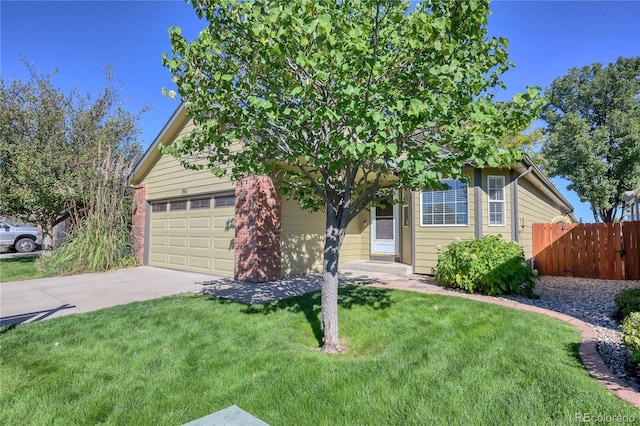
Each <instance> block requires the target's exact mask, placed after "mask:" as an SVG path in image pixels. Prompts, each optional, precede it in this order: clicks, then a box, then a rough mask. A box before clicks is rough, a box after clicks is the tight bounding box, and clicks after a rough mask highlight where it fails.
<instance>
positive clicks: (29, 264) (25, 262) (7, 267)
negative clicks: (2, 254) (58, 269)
mask: <svg viewBox="0 0 640 426" xmlns="http://www.w3.org/2000/svg"><path fill="white" fill-rule="evenodd" d="M36 259H37V257H35V256H34V257H14V258H11V259H2V260H0V283H5V282H7V281H20V280H30V279H32V278H41V277H43V276H44V274H43V273H42V272H40V271H38V269H37V268H36V265H35V261H36Z"/></svg>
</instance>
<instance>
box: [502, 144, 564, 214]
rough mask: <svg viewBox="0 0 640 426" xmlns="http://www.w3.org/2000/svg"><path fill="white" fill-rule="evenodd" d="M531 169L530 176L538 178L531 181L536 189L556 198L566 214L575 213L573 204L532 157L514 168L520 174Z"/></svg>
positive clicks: (527, 157) (523, 160)
mask: <svg viewBox="0 0 640 426" xmlns="http://www.w3.org/2000/svg"><path fill="white" fill-rule="evenodd" d="M529 168H530V169H531V173H530V175H533V176H535V177H536V178H537V179H536V180H535V181H533V180H531V179H529V181H530V182H532V183H533V184H534V185H535V186H536V187H538V189H541V190H542V191H543V192H544V193H546V194H549V195H551V196H552V197H553V198H555V199H556V200H557V201H558V203H559V204H560V206H561V207H562V209H563V210H565V211H566V213H571V212H573V209H574V207H573V205H572V204H571V202H570V201H569V200H567V198H566V197H565V196H564V195H563V194H562V193H561V192H560V190H558V188H557V187H556V186H555V185H554V184H553V182H551V181H550V180H549V178H548V177H547V175H545V174H544V172H543V171H542V170H540V167H538V166H537V165H536V163H535V162H534V161H533V160H532V159H531V157H529V156H528V155H526V156H525V157H524V158H523V159H522V160H521V161H520V162H519V163H518V164H517V165H516V166H515V167H513V169H514V170H516V171H517V172H519V173H520V174H522V173H526V172H527V170H529Z"/></svg>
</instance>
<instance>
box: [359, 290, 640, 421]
mask: <svg viewBox="0 0 640 426" xmlns="http://www.w3.org/2000/svg"><path fill="white" fill-rule="evenodd" d="M370 285H371V286H372V287H380V288H394V289H396V290H406V291H413V292H417V293H425V294H438V295H444V296H452V297H461V298H463V299H469V300H475V301H478V302H484V303H491V304H493V305H500V306H504V307H507V308H512V309H518V310H521V311H527V312H533V313H537V314H542V315H546V316H548V317H551V318H555V319H558V320H561V321H564V322H567V323H569V324H571V325H573V326H574V327H576V328H577V329H578V330H579V331H580V333H581V335H582V340H581V342H580V349H579V353H580V359H581V360H582V363H583V364H584V366H585V368H586V369H587V371H588V372H589V374H590V375H591V377H593V378H594V379H596V380H597V381H598V382H600V384H601V385H602V386H604V387H605V388H606V389H608V390H609V391H611V392H612V393H613V394H614V395H615V396H617V397H618V398H620V399H621V400H623V401H625V402H627V403H629V404H631V405H632V406H634V407H636V408H638V409H640V392H637V391H635V390H634V389H632V388H631V387H629V386H627V385H626V384H625V383H624V382H623V381H622V380H620V379H619V378H618V377H616V376H615V375H613V374H612V373H611V371H610V370H609V368H608V367H607V366H606V365H605V363H604V361H603V360H602V358H601V357H600V354H599V353H598V342H597V338H596V332H595V330H594V329H593V327H591V326H590V325H589V324H587V323H586V322H584V321H582V320H579V319H578V318H575V317H572V316H570V315H566V314H562V313H560V312H556V311H552V310H550V309H544V308H539V307H537V306H532V305H526V304H523V303H519V302H515V301H509V300H503V299H495V298H492V297H490V296H481V295H477V294H466V293H455V292H448V291H445V290H432V289H429V288H415V287H413V288H412V284H410V283H407V285H399V283H398V281H394V282H390V283H389V282H388V283H386V284H383V283H381V284H377V283H376V284H370Z"/></svg>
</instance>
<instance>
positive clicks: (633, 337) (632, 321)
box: [622, 312, 640, 363]
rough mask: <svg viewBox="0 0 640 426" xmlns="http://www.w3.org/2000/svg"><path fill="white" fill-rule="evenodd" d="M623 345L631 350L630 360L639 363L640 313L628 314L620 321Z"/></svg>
mask: <svg viewBox="0 0 640 426" xmlns="http://www.w3.org/2000/svg"><path fill="white" fill-rule="evenodd" d="M622 332H623V333H624V344H625V345H626V346H627V347H628V348H629V349H631V352H632V354H633V355H632V356H631V359H632V360H633V361H635V362H638V363H640V312H632V313H630V314H629V315H628V316H627V317H626V318H625V319H624V321H622Z"/></svg>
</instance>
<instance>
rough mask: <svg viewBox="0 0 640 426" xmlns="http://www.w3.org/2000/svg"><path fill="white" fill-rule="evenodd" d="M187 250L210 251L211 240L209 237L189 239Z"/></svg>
mask: <svg viewBox="0 0 640 426" xmlns="http://www.w3.org/2000/svg"><path fill="white" fill-rule="evenodd" d="M189 248H191V249H210V248H211V238H209V237H189Z"/></svg>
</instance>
